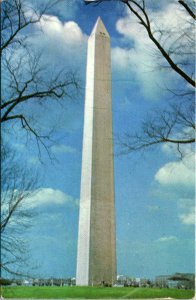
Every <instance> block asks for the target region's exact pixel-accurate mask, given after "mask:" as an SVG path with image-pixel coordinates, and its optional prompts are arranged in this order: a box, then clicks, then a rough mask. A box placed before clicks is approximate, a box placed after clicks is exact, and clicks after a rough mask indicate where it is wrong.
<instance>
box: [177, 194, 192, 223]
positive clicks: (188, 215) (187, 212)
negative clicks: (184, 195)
mask: <svg viewBox="0 0 196 300" xmlns="http://www.w3.org/2000/svg"><path fill="white" fill-rule="evenodd" d="M179 209H180V211H181V213H179V216H178V217H179V219H180V220H181V222H182V223H183V224H185V225H194V224H195V202H194V199H180V200H179Z"/></svg>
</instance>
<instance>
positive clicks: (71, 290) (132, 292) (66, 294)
mask: <svg viewBox="0 0 196 300" xmlns="http://www.w3.org/2000/svg"><path fill="white" fill-rule="evenodd" d="M1 292H2V296H3V297H5V298H31V299H33V298H34V299H37V298H46V299H50V298H57V299H58V298H61V299H62V298H86V299H90V298H92V299H100V298H108V299H112V298H124V299H130V298H132V299H138V298H143V299H145V298H167V297H171V298H175V299H190V298H193V297H194V291H192V290H177V289H157V288H131V287H129V288H128V287H126V288H119V287H113V288H103V287H24V286H23V287H21V286H16V287H2V288H1Z"/></svg>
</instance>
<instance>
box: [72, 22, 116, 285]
mask: <svg viewBox="0 0 196 300" xmlns="http://www.w3.org/2000/svg"><path fill="white" fill-rule="evenodd" d="M110 54H111V50H110V37H109V34H108V32H107V30H106V28H105V26H104V24H103V22H102V20H101V19H100V17H99V18H98V20H97V22H96V24H95V27H94V29H93V31H92V33H91V35H90V37H89V40H88V54H87V71H86V95H85V115H84V133H83V153H82V174H81V192H80V215H79V233H78V254H77V272H76V273H77V274H76V285H84V286H85V285H99V284H101V283H103V282H105V283H108V284H112V283H113V282H114V281H115V280H116V242H115V207H114V167H113V140H112V101H111V58H110Z"/></svg>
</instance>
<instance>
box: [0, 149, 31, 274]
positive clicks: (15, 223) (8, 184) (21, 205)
mask: <svg viewBox="0 0 196 300" xmlns="http://www.w3.org/2000/svg"><path fill="white" fill-rule="evenodd" d="M1 155H2V169H1V179H2V180H1V269H2V271H4V272H5V273H9V274H12V275H22V274H23V271H22V270H23V268H24V267H25V265H26V264H27V261H28V260H27V258H28V251H27V249H28V243H27V241H26V240H25V238H24V235H23V234H24V233H25V230H27V229H28V228H29V227H30V226H31V225H32V220H35V215H34V212H33V209H32V205H31V203H30V202H29V201H28V197H29V196H30V195H31V196H32V195H33V193H35V189H36V187H37V176H36V175H35V172H33V173H34V174H33V173H32V170H31V172H30V171H29V170H28V169H27V168H26V166H24V165H23V164H22V163H21V160H19V157H18V155H17V154H16V153H15V152H14V151H13V149H11V148H10V147H8V146H7V145H6V146H3V145H2V149H1ZM19 161H20V163H19Z"/></svg>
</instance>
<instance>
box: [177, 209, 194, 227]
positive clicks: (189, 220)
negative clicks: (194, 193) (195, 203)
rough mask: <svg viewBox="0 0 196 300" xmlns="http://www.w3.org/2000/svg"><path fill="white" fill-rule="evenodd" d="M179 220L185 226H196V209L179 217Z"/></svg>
mask: <svg viewBox="0 0 196 300" xmlns="http://www.w3.org/2000/svg"><path fill="white" fill-rule="evenodd" d="M191 210H192V211H191ZM179 218H180V220H181V221H182V223H183V224H185V225H194V224H195V208H194V207H192V209H190V212H188V213H184V214H181V215H179Z"/></svg>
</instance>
